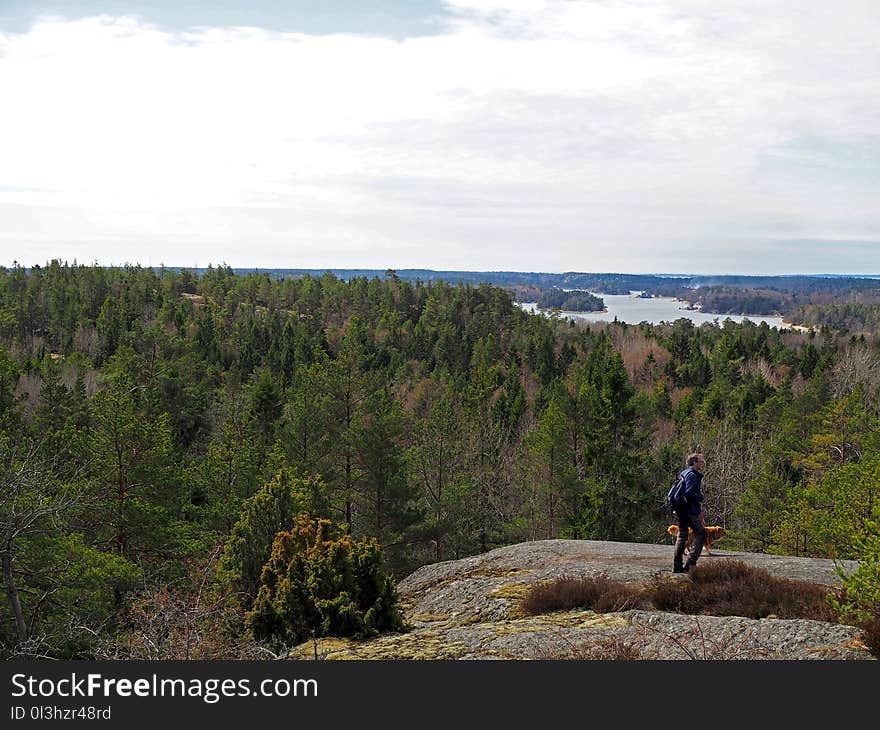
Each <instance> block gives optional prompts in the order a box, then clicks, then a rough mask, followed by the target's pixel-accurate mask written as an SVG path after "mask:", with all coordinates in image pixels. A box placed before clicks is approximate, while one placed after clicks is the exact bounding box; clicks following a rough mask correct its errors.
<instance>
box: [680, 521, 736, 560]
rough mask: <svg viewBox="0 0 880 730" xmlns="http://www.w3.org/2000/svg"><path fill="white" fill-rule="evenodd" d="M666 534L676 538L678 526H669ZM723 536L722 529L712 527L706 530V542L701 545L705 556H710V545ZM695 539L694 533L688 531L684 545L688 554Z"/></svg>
mask: <svg viewBox="0 0 880 730" xmlns="http://www.w3.org/2000/svg"><path fill="white" fill-rule="evenodd" d="M666 532H668V533H669V534H670V535H672V536H673V537H674V538H678V525H670V526H669V527H668V528H666ZM723 534H724V528H723V527H718V526H715V525H713V526H712V527H707V528H706V542H705V544H704V545H703V547H704V548H705V549H706V555H711V554H712V551H711V550H710V549H709V548H711V547H712V543H713V542H715V541H716V540H717V539H718V538H719V537H721V536H722V535H723ZM696 538H697V535H696V533H695V532H694V531H693V530H688V539H687V545H685V547H686V548H687V551H688V552H690V550H691V545H693V544H694V540H696Z"/></svg>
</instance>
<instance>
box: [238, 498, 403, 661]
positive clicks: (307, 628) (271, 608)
mask: <svg viewBox="0 0 880 730" xmlns="http://www.w3.org/2000/svg"><path fill="white" fill-rule="evenodd" d="M247 623H248V626H249V627H250V629H251V631H253V634H254V637H255V638H256V639H258V640H260V641H266V642H269V643H271V644H274V645H277V646H284V645H292V644H297V643H301V642H302V641H305V640H306V639H309V638H311V637H317V636H351V637H355V638H367V637H369V636H374V635H376V634H378V633H380V632H382V631H395V630H402V629H404V628H405V626H404V622H403V619H402V618H401V615H400V612H399V610H398V601H397V592H396V590H395V587H394V582H393V580H392V579H391V577H390V576H388V575H386V574H385V572H384V571H383V569H382V553H381V549H380V548H379V545H378V543H376V541H375V540H363V541H355V540H353V539H352V538H351V536H350V535H340V534H339V530H338V528H336V527H334V526H333V524H332V523H331V522H330V521H329V520H324V519H313V518H311V517H310V516H309V515H308V514H305V513H304V514H300V515H299V516H297V518H296V520H295V524H294V526H293V528H292V529H291V530H289V531H284V532H279V533H278V534H277V535H276V537H275V540H274V542H273V544H272V556H271V558H270V559H269V561H268V562H267V563H266V565H265V566H264V567H263V572H262V575H261V578H260V589H259V592H258V594H257V599H256V601H255V602H254V605H253V608H252V609H251V611H249V612H248V614H247Z"/></svg>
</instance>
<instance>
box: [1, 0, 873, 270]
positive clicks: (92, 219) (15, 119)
mask: <svg viewBox="0 0 880 730" xmlns="http://www.w3.org/2000/svg"><path fill="white" fill-rule="evenodd" d="M877 38H880V3H878V2H877V1H876V0H838V1H837V2H835V3H829V2H827V0H821V1H817V0H774V2H769V3H768V2H766V0H736V1H731V2H725V3H719V2H717V0H387V1H385V2H379V1H375V0H357V1H355V0H351V1H346V0H323V1H322V2H320V3H316V2H311V1H310V2H305V1H304V0H303V1H301V2H296V1H294V2H291V1H289V0H288V1H287V2H285V1H283V0H252V1H251V2H234V1H232V0H216V1H215V2H212V3H204V2H200V1H199V2H197V1H196V0H174V1H172V0H152V1H145V0H140V1H139V0H104V1H103V2H98V1H96V0H93V1H91V2H90V1H89V0H64V1H60V0H56V1H54V2H53V1H52V0H0V265H5V266H9V265H11V264H12V263H13V262H14V261H18V262H19V263H21V264H22V265H25V266H30V265H33V264H42V263H45V262H47V261H49V260H51V259H56V258H57V259H61V260H67V261H71V262H72V261H73V260H77V261H78V262H80V263H92V262H97V263H99V264H102V265H118V264H123V263H140V264H142V265H153V266H158V265H160V264H165V265H167V266H202V267H203V266H207V265H208V264H214V265H217V264H221V263H226V264H229V265H231V266H233V267H240V268H249V267H255V268H323V267H327V268H375V269H383V270H384V269H386V268H397V269H404V268H430V269H451V270H507V271H547V272H553V271H597V272H598V271H606V272H607V271H615V272H627V273H658V272H677V273H692V274H725V273H728V274H798V273H801V274H803V273H838V274H842V273H853V274H877V273H880V93H878V92H880V43H878V42H877Z"/></svg>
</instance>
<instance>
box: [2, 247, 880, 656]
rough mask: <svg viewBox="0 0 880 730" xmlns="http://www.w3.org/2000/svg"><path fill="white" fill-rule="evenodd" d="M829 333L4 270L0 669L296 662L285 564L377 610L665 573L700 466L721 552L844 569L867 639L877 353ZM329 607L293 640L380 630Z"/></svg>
mask: <svg viewBox="0 0 880 730" xmlns="http://www.w3.org/2000/svg"><path fill="white" fill-rule="evenodd" d="M840 306H841V305H839V304H829V305H828V307H827V308H823V306H822V305H820V304H816V303H814V304H812V305H811V307H813V309H811V310H809V311H810V313H811V314H810V317H811V318H812V320H813V321H812V323H813V324H816V325H817V326H816V328H814V329H813V330H812V331H809V332H803V331H795V330H790V329H781V330H780V329H773V328H770V327H768V326H767V325H766V324H761V325H756V324H754V323H752V322H749V321H745V322H743V323H741V324H737V323H734V322H733V321H731V320H726V321H724V322H723V323H722V324H721V325H720V326H715V325H711V324H706V325H703V326H699V327H697V326H694V325H693V323H692V322H690V320H687V319H680V320H677V321H676V322H673V323H670V324H663V325H649V324H647V323H642V324H640V325H632V324H625V323H620V322H614V323H592V324H584V323H580V324H576V323H574V322H571V321H567V320H560V319H554V318H547V317H544V316H541V315H537V314H529V313H526V312H524V311H522V310H521V309H520V308H519V307H517V306H515V305H514V302H513V297H512V295H511V293H510V292H508V291H506V290H505V289H504V288H502V287H501V286H497V285H494V284H489V283H478V284H471V283H463V282H458V283H454V284H453V283H448V282H446V281H443V280H422V279H419V278H415V279H412V280H407V279H404V278H401V277H400V276H399V275H398V274H397V273H396V272H395V271H392V270H389V271H387V272H385V273H384V274H382V275H373V276H366V275H364V276H351V277H349V278H347V279H343V278H339V277H337V276H336V275H334V274H333V273H330V272H326V273H323V274H321V275H317V274H312V273H304V274H298V275H295V276H294V275H290V276H277V275H270V273H269V272H262V273H257V272H251V273H247V274H244V273H236V272H235V271H233V270H232V269H231V268H230V267H228V266H226V265H220V266H217V267H209V268H208V269H206V270H201V271H199V272H194V271H190V270H186V269H165V268H161V267H160V268H156V269H154V268H149V267H141V266H138V265H127V266H123V267H110V268H105V267H99V266H86V265H78V264H75V263H74V264H69V263H66V262H60V261H52V262H49V263H48V264H46V265H44V266H37V265H34V266H31V267H30V268H27V269H25V268H24V267H22V266H19V265H15V266H13V267H11V268H0V559H2V568H3V583H4V596H5V599H4V600H3V601H2V602H0V653H2V655H3V656H6V657H11V656H32V657H66V658H71V657H72V658H90V657H99V658H104V657H115V658H218V657H239V658H241V657H251V658H256V657H260V656H263V655H264V654H263V653H264V652H267V651H270V650H271V647H272V646H274V647H276V650H277V647H278V646H279V645H280V644H290V643H292V642H295V641H300V640H302V639H303V638H304V637H305V636H306V634H301V633H298V632H296V631H294V632H291V631H290V623H289V622H288V623H286V624H284V626H283V627H282V625H281V624H282V623H283V620H282V619H283V617H281V616H279V614H278V610H277V606H278V600H276V599H278V596H280V595H281V594H282V593H283V592H284V591H295V590H305V588H303V587H302V586H300V587H297V586H296V585H291V584H289V582H288V583H285V581H284V580H283V576H284V575H286V574H287V573H285V571H287V570H289V569H290V566H292V565H294V563H296V561H297V560H302V561H304V562H301V563H297V565H299V568H301V569H302V570H306V571H317V573H321V571H324V572H325V573H326V572H327V571H329V570H330V569H331V568H334V566H335V567H336V568H338V567H339V566H342V568H339V570H340V571H341V573H340V574H344V575H345V576H346V578H345V579H346V580H348V579H349V578H351V576H352V575H353V576H355V578H357V579H358V580H363V581H365V582H366V583H369V591H367V592H368V593H369V594H370V601H371V602H372V603H371V604H370V605H372V606H374V607H375V606H384V607H385V608H388V606H389V605H390V604H391V603H392V599H391V597H390V596H391V592H392V591H393V588H392V587H391V580H392V579H399V578H401V577H403V576H405V575H407V574H408V573H409V572H410V571H412V570H413V569H415V568H416V567H418V566H420V565H424V564H426V563H430V562H434V561H440V560H447V559H451V558H458V557H463V556H467V555H473V554H476V553H479V552H482V551H487V550H490V549H492V548H495V547H498V546H502V545H507V544H511V543H515V542H521V541H526V540H536V539H545V538H573V539H593V540H621V541H627V542H650V543H664V544H665V543H667V542H668V539H667V535H666V527H667V525H668V524H669V515H668V513H667V510H666V507H665V505H664V497H665V494H666V491H667V489H668V486H669V484H670V483H671V481H672V480H673V479H674V477H675V475H676V474H677V472H678V471H679V470H680V469H681V468H683V463H684V459H685V458H686V456H687V454H689V453H690V452H692V451H697V450H699V451H702V452H703V453H704V454H705V455H706V460H707V470H706V479H705V481H704V491H705V494H706V501H705V509H706V511H707V521H708V522H710V523H712V524H719V525H723V526H725V528H726V529H727V531H728V532H727V537H726V538H725V542H726V545H727V546H729V547H731V548H737V549H743V550H750V551H761V552H770V553H779V554H787V555H797V556H812V557H830V558H836V559H859V560H861V561H862V566H863V570H860V571H859V573H858V574H857V575H856V576H854V577H853V578H852V580H851V582H850V583H849V592H848V601H849V610H851V611H852V612H854V614H858V615H866V614H873V615H876V614H878V613H880V577H878V573H877V571H878V565H880V529H878V522H880V450H878V447H880V341H878V327H877V326H876V325H877V319H876V312H875V314H874V319H871V318H870V317H862V318H861V319H860V321H861V322H862V323H863V324H865V323H866V322H867V323H873V324H874V326H873V327H862V328H860V329H859V330H858V331H856V330H854V329H853V328H852V327H851V325H852V319H853V318H855V317H857V316H858V311H859V310H853V311H852V312H850V313H849V314H847V313H846V312H847V311H848V310H841V309H840ZM851 306H855V305H851ZM826 319H827V320H828V321H827V322H826V321H825V320H826ZM300 544H302V545H305V546H306V547H308V546H323V547H321V549H320V550H318V549H317V548H315V549H312V550H311V552H309V550H308V549H306V548H304V552H302V553H300V552H297V545H300ZM300 555H306V557H305V558H302V559H301V558H300V557H297V556H300ZM309 561H312V562H311V563H310V562H309ZM380 564H381V566H382V569H383V570H385V571H387V576H388V577H387V578H386V577H383V576H382V574H381V573H380V572H379V571H378V569H377V566H378V565H380ZM343 568H344V569H343ZM334 569H335V568H334ZM309 575H312V573H309ZM334 575H336V574H334ZM297 585H298V584H297ZM347 585H348V584H345V586H347ZM359 585H361V584H359ZM345 586H343V587H342V588H339V590H338V591H337V594H335V595H338V596H340V597H345V596H347V597H348V598H345V600H344V601H343V599H342V598H339V600H335V599H334V601H335V602H334V601H331V600H329V599H327V600H324V602H323V603H321V604H320V605H319V606H318V608H319V609H320V610H319V611H318V614H319V615H317V614H316V615H315V616H309V617H305V618H303V619H302V620H303V621H304V622H305V623H304V624H303V625H310V626H317V627H319V628H318V629H317V630H321V627H323V629H324V630H328V631H329V630H331V629H333V628H334V627H337V626H345V627H347V628H348V629H351V627H352V625H354V629H355V633H357V632H361V633H363V634H366V633H369V631H373V630H382V629H383V627H384V628H389V627H391V628H393V627H395V626H398V625H399V617H396V616H395V615H394V613H393V611H390V610H389V611H387V612H384V613H383V612H382V611H379V610H372V609H371V610H370V611H366V612H365V613H358V611H357V610H355V608H354V602H355V599H354V598H352V597H351V596H353V595H355V594H356V593H357V591H358V590H361V589H355V588H351V589H350V590H349V588H347V587H345ZM345 601H348V602H347V603H346V602H345ZM309 622H311V623H309ZM273 642H274V643H273ZM279 642H280V644H279ZM267 647H269V648H267Z"/></svg>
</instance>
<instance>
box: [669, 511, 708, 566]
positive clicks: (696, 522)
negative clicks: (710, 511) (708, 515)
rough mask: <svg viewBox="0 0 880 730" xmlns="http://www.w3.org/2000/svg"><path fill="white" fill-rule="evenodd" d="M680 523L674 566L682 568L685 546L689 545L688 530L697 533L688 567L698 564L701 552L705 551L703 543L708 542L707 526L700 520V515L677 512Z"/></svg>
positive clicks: (678, 522)
mask: <svg viewBox="0 0 880 730" xmlns="http://www.w3.org/2000/svg"><path fill="white" fill-rule="evenodd" d="M675 517H676V522H677V524H678V539H677V540H676V541H675V553H674V554H673V556H672V567H673V568H682V567H683V566H682V561H683V560H684V547H685V545H687V539H688V530H693V531H694V532H695V533H696V538H695V539H694V544H693V545H692V546H691V554H690V557H689V558H688V562H687V564H688V567H690V566H692V565H696V564H697V560H698V559H699V557H700V553H701V552H703V543H705V542H706V528H705V527H703V523H702V521H701V520H700V515H689V514H681V513H678V512H676V513H675Z"/></svg>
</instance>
